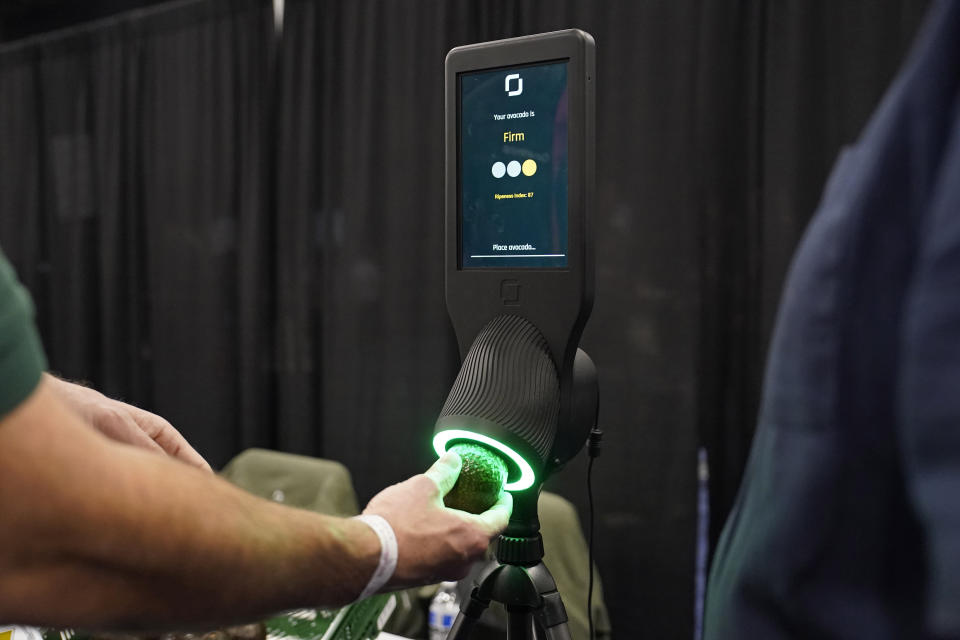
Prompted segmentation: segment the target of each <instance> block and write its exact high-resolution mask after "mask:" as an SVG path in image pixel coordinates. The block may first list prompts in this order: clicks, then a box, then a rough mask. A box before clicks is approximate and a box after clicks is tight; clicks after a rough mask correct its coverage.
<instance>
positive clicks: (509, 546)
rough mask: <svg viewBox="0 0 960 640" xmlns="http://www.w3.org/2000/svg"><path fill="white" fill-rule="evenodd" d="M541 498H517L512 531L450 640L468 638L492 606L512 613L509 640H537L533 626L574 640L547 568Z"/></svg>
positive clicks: (552, 639)
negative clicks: (539, 510)
mask: <svg viewBox="0 0 960 640" xmlns="http://www.w3.org/2000/svg"><path fill="white" fill-rule="evenodd" d="M539 494H540V487H539V486H538V487H534V488H532V489H530V490H528V491H525V492H523V493H522V494H519V495H517V496H516V498H515V500H514V512H513V513H514V515H513V518H511V520H510V526H509V527H508V528H507V530H506V532H504V534H503V535H501V536H500V538H499V540H498V541H497V559H496V560H494V561H492V562H491V563H490V564H489V565H488V566H487V567H486V568H485V569H484V570H483V572H482V573H481V574H480V576H479V577H478V578H477V584H476V585H475V586H474V587H473V590H472V592H471V593H470V598H469V599H468V600H465V601H464V603H463V605H462V606H461V608H460V614H459V615H458V616H457V619H456V621H455V622H454V623H453V627H451V629H450V633H449V634H448V636H447V637H448V638H449V640H465V639H466V638H469V637H470V633H471V631H472V630H473V627H474V626H475V625H476V624H477V622H478V621H479V620H480V616H481V615H483V612H484V611H486V609H487V607H488V606H490V602H491V601H495V602H500V603H502V604H503V605H504V606H505V607H506V609H507V638H509V639H510V640H521V639H529V640H534V639H535V638H536V635H535V634H534V630H533V622H534V621H536V623H537V626H538V627H539V628H540V629H542V630H543V632H544V633H545V634H546V638H548V639H549V640H570V630H569V629H568V628H567V612H566V609H564V606H563V601H562V600H561V599H560V592H559V591H557V585H556V583H555V582H554V581H553V576H552V575H550V571H549V570H548V569H547V566H546V565H545V564H543V539H542V538H541V537H540V522H539V520H538V519H537V498H538V497H539ZM531 503H532V504H531ZM518 516H519V517H518ZM531 516H532V517H531Z"/></svg>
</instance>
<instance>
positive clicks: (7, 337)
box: [0, 252, 47, 418]
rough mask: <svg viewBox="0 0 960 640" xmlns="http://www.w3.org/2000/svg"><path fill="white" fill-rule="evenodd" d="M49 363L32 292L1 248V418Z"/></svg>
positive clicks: (32, 388)
mask: <svg viewBox="0 0 960 640" xmlns="http://www.w3.org/2000/svg"><path fill="white" fill-rule="evenodd" d="M46 367H47V362H46V358H45V357H44V355H43V347H42V346H41V344H40V336H39V334H38V333H37V327H36V325H35V324H34V322H33V303H32V302H31V300H30V294H28V293H27V290H26V289H24V288H23V286H22V285H21V284H20V282H19V281H18V280H17V276H16V274H15V273H14V272H13V267H12V266H10V263H9V262H8V261H7V258H6V256H4V255H3V252H0V418H2V417H3V416H5V415H6V414H8V413H10V411H12V410H13V409H14V408H15V407H16V406H17V405H19V404H20V403H21V402H23V401H24V400H25V399H26V398H27V396H29V395H30V394H31V393H32V392H33V390H34V389H35V388H36V386H37V384H38V383H39V382H40V374H41V373H43V370H44V369H46Z"/></svg>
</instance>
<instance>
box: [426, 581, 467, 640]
mask: <svg viewBox="0 0 960 640" xmlns="http://www.w3.org/2000/svg"><path fill="white" fill-rule="evenodd" d="M458 613H460V603H459V602H458V600H457V583H456V582H441V583H440V590H439V591H437V595H435V596H433V600H431V601H430V640H446V638H447V634H448V633H450V627H452V626H453V621H454V620H456V619H457V614H458Z"/></svg>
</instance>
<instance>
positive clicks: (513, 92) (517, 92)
mask: <svg viewBox="0 0 960 640" xmlns="http://www.w3.org/2000/svg"><path fill="white" fill-rule="evenodd" d="M511 80H516V81H517V82H516V85H517V88H516V89H511V88H510V85H511V84H512V83H511ZM503 90H504V91H506V92H507V95H508V96H518V95H520V94H521V93H523V78H521V77H520V74H519V73H511V74H510V75H508V76H507V79H506V80H504V82H503Z"/></svg>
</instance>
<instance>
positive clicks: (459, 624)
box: [447, 587, 490, 640]
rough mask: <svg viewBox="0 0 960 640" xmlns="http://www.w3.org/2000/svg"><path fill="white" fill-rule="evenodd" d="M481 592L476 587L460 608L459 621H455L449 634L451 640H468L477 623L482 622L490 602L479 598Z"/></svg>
mask: <svg viewBox="0 0 960 640" xmlns="http://www.w3.org/2000/svg"><path fill="white" fill-rule="evenodd" d="M479 591H480V589H479V588H478V587H474V588H473V590H472V591H471V592H470V599H469V600H465V601H464V603H463V604H462V605H461V606H460V613H458V614H457V619H456V620H454V621H453V626H452V627H450V633H448V634H447V638H448V639H449V640H467V638H469V637H470V634H471V633H472V632H473V628H474V627H475V626H476V624H477V622H479V621H480V616H482V615H483V612H484V611H486V610H487V607H488V606H490V601H489V600H484V599H483V598H480V597H479V596H478V593H479Z"/></svg>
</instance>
